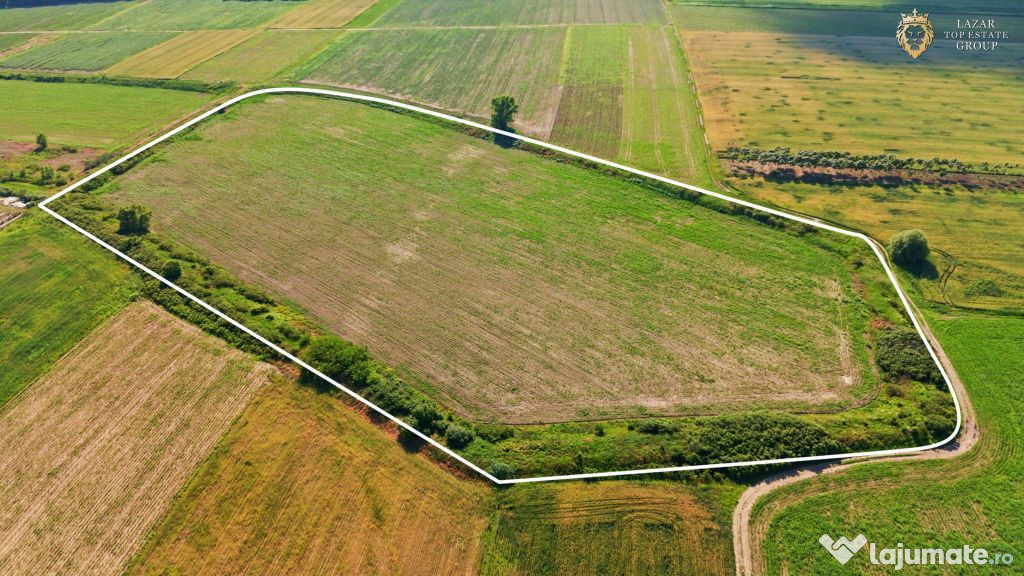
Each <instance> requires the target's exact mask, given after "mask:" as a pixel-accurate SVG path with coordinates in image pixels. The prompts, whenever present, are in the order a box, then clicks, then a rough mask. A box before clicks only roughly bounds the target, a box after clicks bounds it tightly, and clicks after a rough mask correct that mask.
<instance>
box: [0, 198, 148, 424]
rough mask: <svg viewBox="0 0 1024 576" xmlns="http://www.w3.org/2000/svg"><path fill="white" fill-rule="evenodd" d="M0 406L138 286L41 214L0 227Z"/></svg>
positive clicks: (76, 236) (87, 244)
mask: <svg viewBox="0 0 1024 576" xmlns="http://www.w3.org/2000/svg"><path fill="white" fill-rule="evenodd" d="M0 261H2V262H4V265H3V266H2V267H0V334H2V336H0V364H2V365H3V366H4V369H3V370H2V371H0V406H2V405H3V404H4V403H6V402H7V401H8V400H10V399H11V398H12V397H14V396H15V395H16V394H17V393H18V392H20V391H21V390H22V389H23V388H24V387H25V386H27V385H28V384H29V383H30V382H32V381H33V380H34V379H35V378H36V377H38V376H39V375H40V374H42V373H44V372H45V371H46V370H47V369H48V368H49V367H50V366H51V365H52V364H53V362H54V361H56V360H57V358H59V357H60V356H61V355H62V354H64V353H65V352H67V351H68V350H69V349H71V347H72V346H74V345H75V343H77V342H78V340H80V339H81V338H82V337H84V336H85V335H86V334H88V333H89V331H91V330H92V329H93V328H95V327H96V326H97V325H99V323H100V322H101V321H103V319H104V318H107V317H108V316H110V315H111V314H113V313H114V312H116V311H118V310H120V309H121V308H122V307H124V306H125V305H126V304H127V303H128V302H129V301H130V300H131V299H132V298H133V297H134V295H135V293H136V292H137V290H138V286H137V283H136V282H134V281H133V276H132V275H131V274H130V273H129V272H128V269H127V268H125V267H123V266H120V265H119V264H117V262H116V261H115V260H114V259H113V258H112V257H111V256H110V255H109V254H108V253H107V252H106V251H105V250H103V249H101V248H99V247H98V246H96V245H94V244H93V243H92V242H90V241H89V240H88V239H86V238H84V237H82V236H81V235H79V234H78V233H76V232H74V231H72V230H71V229H69V228H67V227H65V226H64V225H62V224H60V223H59V222H57V221H56V220H53V219H52V218H50V217H49V216H47V215H45V214H42V213H41V212H33V213H31V214H28V215H25V216H22V217H21V218H20V219H19V220H17V221H15V222H14V223H12V224H9V225H8V226H5V227H4V228H3V229H0Z"/></svg>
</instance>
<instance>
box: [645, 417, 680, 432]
mask: <svg viewBox="0 0 1024 576" xmlns="http://www.w3.org/2000/svg"><path fill="white" fill-rule="evenodd" d="M678 430H679V427H678V426H676V425H674V424H669V423H668V422H663V421H661V420H644V421H643V422H640V423H639V424H637V425H636V431H637V432H639V433H641V434H672V433H673V432H676V431H678Z"/></svg>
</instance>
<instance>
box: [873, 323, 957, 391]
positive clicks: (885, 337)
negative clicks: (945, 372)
mask: <svg viewBox="0 0 1024 576" xmlns="http://www.w3.org/2000/svg"><path fill="white" fill-rule="evenodd" d="M875 363H876V364H878V368H879V370H881V371H882V373H883V374H884V375H885V376H887V377H888V378H891V379H893V380H898V379H900V378H904V377H905V378H910V379H911V380H917V381H918V382H931V383H938V382H941V381H942V375H941V374H940V373H939V369H938V368H937V367H936V366H935V361H934V360H932V357H931V356H930V355H929V354H928V350H927V349H926V348H925V346H924V342H922V341H921V336H920V335H919V334H918V333H917V332H916V331H914V330H911V329H910V328H902V327H890V328H886V329H885V330H883V331H882V332H881V333H880V334H879V335H878V339H877V341H876V342H875Z"/></svg>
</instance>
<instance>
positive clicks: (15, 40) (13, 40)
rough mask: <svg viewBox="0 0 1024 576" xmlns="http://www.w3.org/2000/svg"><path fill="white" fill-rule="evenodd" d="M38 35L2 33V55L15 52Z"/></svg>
mask: <svg viewBox="0 0 1024 576" xmlns="http://www.w3.org/2000/svg"><path fill="white" fill-rule="evenodd" d="M36 36H37V35H36V34H0V56H4V55H7V54H9V53H12V52H14V51H15V50H16V49H18V48H21V46H22V45H24V44H25V43H26V42H28V41H29V40H31V39H32V38H35V37H36Z"/></svg>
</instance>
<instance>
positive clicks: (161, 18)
mask: <svg viewBox="0 0 1024 576" xmlns="http://www.w3.org/2000/svg"><path fill="white" fill-rule="evenodd" d="M301 4H303V2H293V1H289V0H260V1H258V2H244V1H225V0H150V1H148V2H143V3H141V4H139V5H138V6H135V7H134V8H132V9H131V10H125V11H124V12H122V13H121V14H118V15H117V16H115V17H113V18H109V19H107V20H104V21H102V22H99V23H97V24H94V25H93V26H91V28H93V29H96V30H228V29H246V28H257V27H260V26H263V25H265V24H267V23H269V22H270V21H272V20H274V19H275V18H277V17H279V16H281V15H282V14H284V13H285V12H287V11H288V10H292V9H295V8H296V7H298V6H300V5H301Z"/></svg>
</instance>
